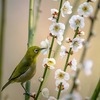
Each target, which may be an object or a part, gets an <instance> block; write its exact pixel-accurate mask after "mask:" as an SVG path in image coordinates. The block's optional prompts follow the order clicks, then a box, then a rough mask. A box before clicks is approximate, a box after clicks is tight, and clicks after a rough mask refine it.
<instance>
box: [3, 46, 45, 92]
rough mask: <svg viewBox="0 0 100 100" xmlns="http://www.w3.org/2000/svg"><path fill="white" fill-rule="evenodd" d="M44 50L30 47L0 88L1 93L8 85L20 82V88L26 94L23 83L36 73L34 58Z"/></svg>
mask: <svg viewBox="0 0 100 100" xmlns="http://www.w3.org/2000/svg"><path fill="white" fill-rule="evenodd" d="M43 49H45V48H40V47H38V46H32V47H30V48H29V49H28V50H27V52H26V54H25V56H24V57H23V59H22V60H21V61H20V63H19V64H18V65H17V66H16V68H15V70H14V71H13V73H12V75H11V76H10V78H9V80H8V82H7V83H6V84H5V85H4V86H3V87H2V90H1V91H3V90H4V89H5V88H6V87H7V86H8V85H9V84H11V83H14V82H20V83H21V86H22V87H23V88H24V90H25V91H26V93H27V90H26V89H25V87H24V85H23V83H24V82H26V81H28V80H30V79H31V78H32V77H33V76H34V75H35V73H36V58H37V56H38V55H39V53H40V51H41V50H43Z"/></svg>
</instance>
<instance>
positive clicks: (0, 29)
mask: <svg viewBox="0 0 100 100" xmlns="http://www.w3.org/2000/svg"><path fill="white" fill-rule="evenodd" d="M1 2H2V4H1V6H2V14H1V23H0V26H1V27H0V90H1V87H2V74H3V71H2V65H3V64H2V60H3V44H4V43H3V40H4V35H5V34H4V29H5V14H6V2H5V0H2V1H1ZM0 100H1V92H0Z"/></svg>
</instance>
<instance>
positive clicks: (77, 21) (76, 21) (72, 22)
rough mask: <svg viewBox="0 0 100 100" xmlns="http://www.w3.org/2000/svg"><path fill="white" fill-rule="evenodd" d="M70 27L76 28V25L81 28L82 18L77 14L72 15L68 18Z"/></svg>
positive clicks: (82, 25)
mask: <svg viewBox="0 0 100 100" xmlns="http://www.w3.org/2000/svg"><path fill="white" fill-rule="evenodd" d="M69 24H70V27H71V28H72V29H73V30H76V29H77V27H79V28H83V27H84V25H85V24H84V18H83V17H81V16H79V15H73V16H72V17H71V19H70V20H69Z"/></svg>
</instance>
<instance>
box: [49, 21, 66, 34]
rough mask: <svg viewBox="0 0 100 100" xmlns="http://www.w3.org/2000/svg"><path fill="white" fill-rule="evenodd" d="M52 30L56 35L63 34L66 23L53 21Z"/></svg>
mask: <svg viewBox="0 0 100 100" xmlns="http://www.w3.org/2000/svg"><path fill="white" fill-rule="evenodd" d="M49 30H50V32H51V34H52V35H54V36H59V35H63V33H64V30H65V25H64V24H63V23H53V24H52V25H51V26H50V28H49Z"/></svg>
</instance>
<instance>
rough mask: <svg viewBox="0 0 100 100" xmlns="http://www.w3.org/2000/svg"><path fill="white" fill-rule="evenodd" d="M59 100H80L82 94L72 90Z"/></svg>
mask: <svg viewBox="0 0 100 100" xmlns="http://www.w3.org/2000/svg"><path fill="white" fill-rule="evenodd" d="M61 100H82V96H81V95H80V94H79V92H77V91H74V92H73V93H72V94H68V95H65V96H64V97H62V98H61Z"/></svg>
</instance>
